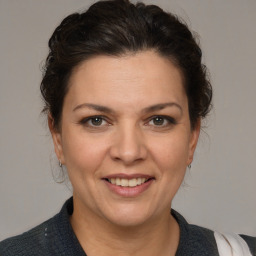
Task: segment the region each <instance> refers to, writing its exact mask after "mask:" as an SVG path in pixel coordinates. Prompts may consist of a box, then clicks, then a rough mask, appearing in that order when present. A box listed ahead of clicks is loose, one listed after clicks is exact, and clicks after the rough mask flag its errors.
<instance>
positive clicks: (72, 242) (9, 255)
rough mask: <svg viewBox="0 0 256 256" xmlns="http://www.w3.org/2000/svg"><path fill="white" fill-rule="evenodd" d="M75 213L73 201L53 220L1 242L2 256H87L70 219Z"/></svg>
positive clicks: (0, 253)
mask: <svg viewBox="0 0 256 256" xmlns="http://www.w3.org/2000/svg"><path fill="white" fill-rule="evenodd" d="M72 212H73V199H72V198H70V199H69V200H67V201H66V203H65V204H64V205H63V207H62V209H61V211H60V212H59V213H58V214H56V215H55V216H54V217H53V218H51V219H49V220H47V221H45V222H43V223H42V224H40V225H38V226H37V227H35V228H33V229H31V230H29V231H28V232H25V233H23V234H22V235H19V236H15V237H11V238H8V239H6V240H4V241H2V242H0V255H1V256H48V255H51V256H54V255H56V256H57V255H66V256H73V255H76V256H85V253H84V251H83V249H82V247H81V246H80V244H79V241H78V240H77V238H76V236H75V234H74V232H73V229H72V227H71V224H70V222H69V217H70V215H71V214H72Z"/></svg>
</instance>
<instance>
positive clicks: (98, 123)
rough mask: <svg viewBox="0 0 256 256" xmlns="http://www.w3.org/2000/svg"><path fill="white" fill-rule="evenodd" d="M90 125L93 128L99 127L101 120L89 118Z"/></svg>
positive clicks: (99, 118)
mask: <svg viewBox="0 0 256 256" xmlns="http://www.w3.org/2000/svg"><path fill="white" fill-rule="evenodd" d="M90 123H91V124H92V125H93V126H100V125H102V123H103V119H102V118H101V117H93V118H91V120H90Z"/></svg>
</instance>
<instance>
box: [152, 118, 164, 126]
mask: <svg viewBox="0 0 256 256" xmlns="http://www.w3.org/2000/svg"><path fill="white" fill-rule="evenodd" d="M152 121H153V123H154V125H163V124H164V122H165V119H164V118H163V117H160V116H157V117H155V118H153V119H152Z"/></svg>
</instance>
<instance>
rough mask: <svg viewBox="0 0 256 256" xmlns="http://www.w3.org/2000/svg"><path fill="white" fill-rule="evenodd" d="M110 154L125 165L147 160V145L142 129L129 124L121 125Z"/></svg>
mask: <svg viewBox="0 0 256 256" xmlns="http://www.w3.org/2000/svg"><path fill="white" fill-rule="evenodd" d="M110 155H111V158H112V159H113V160H115V161H120V162H122V163H123V164H125V165H132V164H134V163H135V162H139V161H142V160H145V159H146V157H147V147H146V145H145V140H144V136H143V134H142V132H141V131H140V129H139V128H136V127H131V126H128V125H126V126H124V127H120V128H119V129H118V131H116V133H115V138H113V144H112V146H111V149H110Z"/></svg>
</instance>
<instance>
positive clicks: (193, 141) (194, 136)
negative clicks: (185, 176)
mask: <svg viewBox="0 0 256 256" xmlns="http://www.w3.org/2000/svg"><path fill="white" fill-rule="evenodd" d="M200 129H201V119H198V121H197V123H196V125H195V127H194V128H193V130H191V134H190V141H189V153H188V162H187V165H190V164H191V163H192V161H193V157H194V152H195V150H196V145H197V142H198V138H199V134H200Z"/></svg>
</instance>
